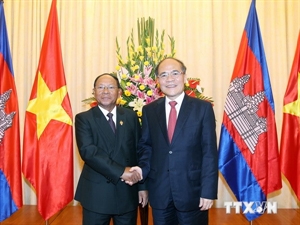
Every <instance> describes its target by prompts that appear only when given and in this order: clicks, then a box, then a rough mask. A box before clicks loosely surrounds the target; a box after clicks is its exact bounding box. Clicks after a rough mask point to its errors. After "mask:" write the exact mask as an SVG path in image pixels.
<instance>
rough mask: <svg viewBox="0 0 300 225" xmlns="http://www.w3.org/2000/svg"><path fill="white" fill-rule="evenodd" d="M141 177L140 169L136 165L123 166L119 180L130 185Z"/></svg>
mask: <svg viewBox="0 0 300 225" xmlns="http://www.w3.org/2000/svg"><path fill="white" fill-rule="evenodd" d="M142 179H143V175H142V169H141V168H140V167H138V166H134V167H125V170H124V173H123V174H122V176H121V180H122V181H124V182H125V183H126V184H128V185H130V186H132V185H134V184H135V183H137V182H139V181H140V180H142Z"/></svg>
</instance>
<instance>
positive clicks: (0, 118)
mask: <svg viewBox="0 0 300 225" xmlns="http://www.w3.org/2000/svg"><path fill="white" fill-rule="evenodd" d="M22 205H23V202H22V179H21V151H20V124H19V106H18V97H17V90H16V85H15V77H14V71H13V64H12V59H11V54H10V48H9V41H8V35H7V30H6V22H5V15H4V9H3V1H0V223H1V221H3V220H5V219H7V218H8V217H9V216H11V215H12V214H13V213H14V212H16V211H17V210H18V209H19V208H20V207H22Z"/></svg>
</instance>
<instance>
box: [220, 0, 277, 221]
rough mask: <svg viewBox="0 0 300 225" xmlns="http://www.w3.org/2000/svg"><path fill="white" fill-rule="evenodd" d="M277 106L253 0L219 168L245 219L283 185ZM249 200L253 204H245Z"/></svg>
mask: <svg viewBox="0 0 300 225" xmlns="http://www.w3.org/2000/svg"><path fill="white" fill-rule="evenodd" d="M274 111H275V107H274V101H273V95H272V90H271V84H270V79H269V72H268V68H267V62H266V58H265V52H264V48H263V42H262V38H261V33H260V28H259V22H258V17H257V13H256V8H255V1H252V4H251V7H250V11H249V14H248V18H247V21H246V25H245V30H244V32H243V35H242V40H241V43H240V47H239V51H238V55H237V59H236V63H235V67H234V71H233V74H232V78H231V81H230V85H229V89H228V93H227V98H226V101H225V106H224V115H223V123H222V127H221V135H220V143H219V170H220V172H221V173H222V175H223V176H224V178H225V180H226V181H227V183H228V185H229V186H230V188H231V190H232V192H233V194H234V195H235V196H236V198H237V201H239V202H244V203H246V205H247V207H245V204H243V208H242V210H243V212H244V214H245V216H246V218H247V220H249V221H252V220H254V219H255V218H257V217H259V216H260V215H262V214H263V213H264V210H265V209H266V207H265V203H266V200H267V195H268V194H269V193H271V192H273V191H276V190H278V189H280V188H281V187H282V184H281V174H280V167H279V156H278V155H279V154H278V141H277V133H276V124H275V115H274ZM249 205H251V209H249V208H248V206H249Z"/></svg>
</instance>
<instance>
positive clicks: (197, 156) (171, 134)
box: [135, 58, 218, 225]
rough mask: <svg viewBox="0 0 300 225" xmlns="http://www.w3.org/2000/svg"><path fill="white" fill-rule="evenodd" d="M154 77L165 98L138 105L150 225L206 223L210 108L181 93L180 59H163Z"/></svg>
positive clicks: (212, 183)
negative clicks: (139, 108) (141, 107)
mask: <svg viewBox="0 0 300 225" xmlns="http://www.w3.org/2000/svg"><path fill="white" fill-rule="evenodd" d="M155 73H156V75H157V79H158V83H159V85H160V88H161V90H162V92H163V93H164V94H165V97H163V98H160V99H158V100H156V101H154V102H152V103H150V104H148V105H146V106H144V107H143V115H142V121H143V124H142V137H141V139H140V141H139V147H138V151H139V168H141V170H142V175H143V177H144V180H145V178H146V177H147V180H146V183H147V185H148V186H147V187H148V190H149V202H150V205H151V207H152V212H153V221H154V224H155V225H175V224H178V223H179V224H181V225H186V224H189V225H199V224H208V209H209V208H211V206H212V204H213V200H214V199H216V198H217V187H218V162H217V161H218V159H217V144H216V132H215V127H216V125H215V116H214V112H213V108H212V105H211V103H209V102H206V101H203V100H199V99H197V98H193V97H189V96H187V95H186V94H185V93H184V83H185V82H186V81H187V78H186V67H185V65H184V64H183V63H182V62H181V61H180V60H178V59H175V58H167V59H164V60H163V61H161V62H160V63H159V64H158V66H157V68H156V70H155ZM169 102H170V104H169ZM175 124H176V125H175ZM172 127H173V130H172ZM174 127H175V130H174ZM135 171H139V169H137V168H135ZM139 172H140V171H139Z"/></svg>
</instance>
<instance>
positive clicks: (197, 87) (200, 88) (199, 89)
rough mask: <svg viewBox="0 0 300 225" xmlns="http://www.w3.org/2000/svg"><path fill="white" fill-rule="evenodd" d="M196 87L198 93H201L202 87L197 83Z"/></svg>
mask: <svg viewBox="0 0 300 225" xmlns="http://www.w3.org/2000/svg"><path fill="white" fill-rule="evenodd" d="M196 89H197V90H198V91H199V93H201V94H202V93H203V88H202V87H200V86H199V85H197V86H196Z"/></svg>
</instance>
